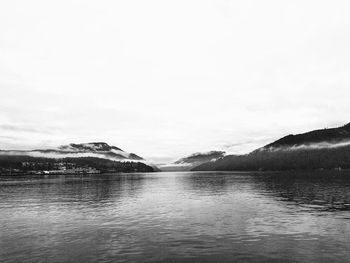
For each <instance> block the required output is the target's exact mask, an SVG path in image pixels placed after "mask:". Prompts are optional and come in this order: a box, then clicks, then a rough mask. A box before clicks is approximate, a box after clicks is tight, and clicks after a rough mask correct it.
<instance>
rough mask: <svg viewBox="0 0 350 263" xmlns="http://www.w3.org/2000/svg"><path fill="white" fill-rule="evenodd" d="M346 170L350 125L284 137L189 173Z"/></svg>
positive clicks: (348, 163)
mask: <svg viewBox="0 0 350 263" xmlns="http://www.w3.org/2000/svg"><path fill="white" fill-rule="evenodd" d="M339 168H342V169H350V124H347V125H345V126H342V127H339V128H331V129H322V130H315V131H311V132H307V133H303V134H298V135H288V136H286V137H283V138H281V139H279V140H277V141H275V142H273V143H270V144H268V145H266V146H264V147H262V148H259V149H257V150H255V151H253V152H251V153H249V154H246V155H228V156H225V157H224V158H222V159H219V160H217V161H214V162H207V163H204V164H201V165H199V166H197V167H195V168H194V169H193V170H227V171H234V170H236V171H256V170H310V169H339Z"/></svg>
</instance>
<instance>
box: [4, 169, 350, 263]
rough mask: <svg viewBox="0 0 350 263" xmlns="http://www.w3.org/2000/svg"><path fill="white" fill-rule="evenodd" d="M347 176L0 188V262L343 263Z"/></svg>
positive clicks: (67, 179)
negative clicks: (329, 262) (328, 262)
mask: <svg viewBox="0 0 350 263" xmlns="http://www.w3.org/2000/svg"><path fill="white" fill-rule="evenodd" d="M349 240H350V173H347V172H342V173H339V172H313V173H306V172H305V173H291V172H288V173H215V172H204V173H199V172H198V173H153V174H128V175H92V176H91V175H86V176H81V177H73V176H57V177H49V178H43V177H21V178H20V177H16V178H1V179H0V247H1V249H0V261H1V262H161V261H169V260H170V259H171V260H172V262H232V261H234V262H237V261H238V262H240V261H241V262H281V261H283V262H326V261H331V262H347V261H348V258H349V257H350V244H349V242H348V241H349Z"/></svg>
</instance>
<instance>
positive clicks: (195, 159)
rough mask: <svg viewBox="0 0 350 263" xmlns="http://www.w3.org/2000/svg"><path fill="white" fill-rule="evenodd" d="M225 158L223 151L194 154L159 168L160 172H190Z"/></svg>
mask: <svg viewBox="0 0 350 263" xmlns="http://www.w3.org/2000/svg"><path fill="white" fill-rule="evenodd" d="M224 156H225V152H223V151H210V152H205V153H194V154H191V155H189V156H186V157H184V158H181V159H179V160H177V161H175V162H173V163H170V164H166V165H162V166H160V169H161V170H162V171H190V170H191V169H193V168H194V167H196V166H198V165H200V164H203V163H206V162H210V161H216V160H218V159H220V158H222V157H224Z"/></svg>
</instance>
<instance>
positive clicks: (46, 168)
mask: <svg viewBox="0 0 350 263" xmlns="http://www.w3.org/2000/svg"><path fill="white" fill-rule="evenodd" d="M21 164H22V165H21V167H18V168H12V167H10V168H0V174H1V175H15V174H37V175H42V174H99V173H101V171H100V170H98V169H96V168H94V167H90V166H85V167H78V166H77V165H76V164H75V163H67V162H59V163H50V162H43V163H40V162H39V163H38V162H21Z"/></svg>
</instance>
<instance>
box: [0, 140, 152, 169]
mask: <svg viewBox="0 0 350 263" xmlns="http://www.w3.org/2000/svg"><path fill="white" fill-rule="evenodd" d="M28 160H29V161H28ZM28 162H29V163H30V164H26V163H28ZM89 164H90V165H89ZM23 165H25V167H24V166H23ZM81 165H83V166H81ZM60 166H62V167H68V166H69V167H74V169H77V168H84V167H85V168H86V167H90V168H94V169H99V170H101V171H102V172H130V171H134V172H138V171H143V172H145V171H158V168H157V167H155V166H154V165H151V164H148V163H147V162H146V160H144V159H143V158H142V157H140V156H138V155H136V154H134V153H128V152H125V151H123V150H122V149H120V148H118V147H116V146H110V145H108V144H107V143H105V142H91V143H79V144H76V143H71V144H69V145H62V146H59V147H57V148H54V149H39V150H29V151H18V150H0V170H1V169H2V168H3V169H5V170H6V169H10V168H11V169H12V168H16V169H17V170H18V171H26V169H27V168H28V167H29V168H32V169H34V170H35V169H44V168H46V169H52V170H54V169H58V168H57V167H60ZM29 168H28V169H29ZM65 169H66V168H65ZM5 170H4V171H5Z"/></svg>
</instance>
